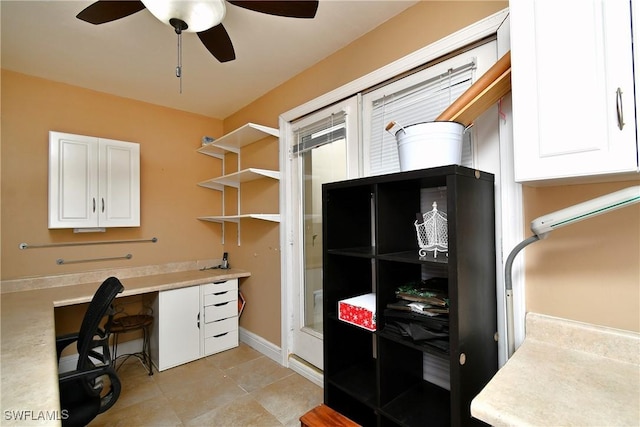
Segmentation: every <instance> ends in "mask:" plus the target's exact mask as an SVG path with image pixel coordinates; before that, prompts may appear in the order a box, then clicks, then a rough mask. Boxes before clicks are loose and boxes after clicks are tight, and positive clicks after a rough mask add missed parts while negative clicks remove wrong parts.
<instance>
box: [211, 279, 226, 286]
mask: <svg viewBox="0 0 640 427" xmlns="http://www.w3.org/2000/svg"><path fill="white" fill-rule="evenodd" d="M220 283H227V281H226V280H219V281H217V282H213V284H214V285H219V284H220Z"/></svg>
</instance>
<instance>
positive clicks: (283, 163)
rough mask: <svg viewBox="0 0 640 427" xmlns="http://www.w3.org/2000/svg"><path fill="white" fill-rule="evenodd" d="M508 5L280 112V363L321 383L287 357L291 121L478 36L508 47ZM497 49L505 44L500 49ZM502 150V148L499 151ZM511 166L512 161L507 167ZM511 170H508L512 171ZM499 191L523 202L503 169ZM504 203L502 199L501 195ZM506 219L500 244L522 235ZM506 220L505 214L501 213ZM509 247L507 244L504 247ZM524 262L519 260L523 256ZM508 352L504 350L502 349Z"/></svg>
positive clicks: (518, 313)
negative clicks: (490, 38) (301, 103)
mask: <svg viewBox="0 0 640 427" xmlns="http://www.w3.org/2000/svg"><path fill="white" fill-rule="evenodd" d="M508 16H509V10H508V9H504V10H502V11H499V12H497V13H495V14H493V15H490V16H488V17H486V18H484V19H482V20H481V21H478V22H476V23H474V24H472V25H470V26H468V27H465V28H463V29H461V30H459V31H457V32H455V33H453V34H451V35H449V36H447V37H444V38H443V39H440V40H438V41H436V42H434V43H431V44H430V45H427V46H425V47H424V48H422V49H419V50H417V51H415V52H413V53H411V54H409V55H407V56H405V57H403V58H400V59H399V60H397V61H394V62H392V63H390V64H388V65H386V66H384V67H382V68H380V69H378V70H376V71H373V72H371V73H369V74H367V75H365V76H363V77H360V78H358V79H356V80H354V81H352V82H350V83H347V84H345V85H343V86H341V87H339V88H337V89H335V90H333V91H331V92H328V93H326V94H324V95H321V96H319V97H317V98H315V99H313V100H311V101H309V102H307V103H305V104H303V105H300V106H298V107H296V108H293V109H291V110H289V111H287V112H285V113H283V114H281V115H280V117H279V128H280V168H281V176H282V177H283V179H281V180H280V212H281V223H280V247H281V257H280V266H281V272H282V275H281V277H282V280H281V307H282V311H281V356H282V360H281V363H282V365H283V366H287V367H290V368H291V369H292V370H294V371H296V372H298V373H299V374H301V375H303V376H305V377H306V378H308V379H310V380H311V381H313V382H314V383H316V384H319V385H322V382H323V380H322V373H320V372H318V371H317V370H314V369H313V368H310V367H307V366H306V365H305V364H304V363H299V362H298V361H296V360H294V359H292V358H290V357H289V355H290V352H291V348H290V343H291V335H290V334H291V330H292V327H293V324H292V320H291V309H292V307H293V305H292V304H293V297H294V292H295V285H294V283H295V282H294V279H295V278H294V277H292V274H291V268H290V265H291V262H292V259H293V258H292V257H293V256H294V255H295V254H294V253H292V251H291V245H290V244H289V243H290V241H291V239H292V238H293V235H292V216H291V215H292V212H291V209H290V206H291V204H292V203H293V197H294V194H292V189H291V185H290V183H289V182H288V181H289V180H288V179H286V177H288V176H289V174H290V173H291V170H290V166H289V147H291V146H292V122H293V121H294V120H296V119H298V118H301V117H303V116H305V115H307V114H310V113H312V112H314V111H316V110H319V109H322V108H325V107H327V106H329V105H331V104H333V103H336V102H338V101H340V100H341V99H345V98H348V97H351V96H353V95H355V94H358V93H360V92H362V91H363V90H365V89H367V88H370V87H372V86H374V85H376V84H379V83H381V82H383V81H385V80H388V79H390V78H393V77H395V76H397V75H399V74H402V73H403V72H406V71H409V70H411V69H414V68H416V67H418V66H420V65H422V64H425V63H427V62H429V61H431V60H434V59H436V58H439V57H441V56H443V55H445V54H447V53H449V52H452V51H454V50H456V49H459V48H462V47H464V46H466V45H469V44H471V43H474V42H476V41H479V40H482V39H483V38H485V37H488V36H492V35H496V34H497V37H498V46H499V47H500V46H508V42H507V43H505V38H508V31H504V30H503V31H499V30H500V28H501V27H503V24H505V22H508ZM500 49H501V50H502V49H503V48H500ZM500 140H501V141H500V142H501V144H500V145H501V146H503V145H511V143H512V141H511V136H510V135H507V132H504V133H503V132H501V134H500ZM503 154H504V153H503ZM509 162H511V163H513V160H512V159H511V160H509V159H506V158H501V160H500V163H501V165H503V164H505V163H507V164H508V163H509ZM510 168H511V169H512V168H513V166H511V167H510ZM508 171H509V167H507V172H508ZM510 172H512V170H511V171H510ZM501 181H502V184H503V185H504V186H503V187H502V191H503V192H504V193H507V194H508V195H509V203H510V205H511V206H516V207H519V209H520V208H521V206H522V194H521V190H520V186H519V185H518V184H516V183H515V181H514V180H513V179H512V178H510V177H509V176H508V174H504V173H503V174H502V179H501ZM503 202H504V200H503ZM509 217H510V219H511V220H510V221H509V222H508V223H503V230H502V239H503V243H506V242H513V241H515V242H519V241H521V240H522V236H523V227H522V222H523V221H522V219H521V218H514V217H513V216H512V215H510V216H509ZM503 219H504V218H503ZM506 247H507V248H510V247H511V246H506ZM497 249H498V253H497V258H498V261H497V264H499V265H500V266H502V265H503V262H502V260H503V259H504V258H505V257H503V255H502V252H503V250H502V247H501V246H499V247H498V248H497ZM521 261H522V260H521ZM498 277H499V280H498V283H497V288H498V289H497V291H498V307H499V311H500V312H499V315H498V330H499V331H502V330H503V328H504V327H503V325H502V324H501V322H503V321H504V320H503V319H504V314H503V313H501V311H502V307H504V292H500V289H501V288H503V286H502V283H503V276H502V275H501V274H500V271H498ZM513 285H514V288H515V289H521V290H523V289H524V277H523V276H522V275H515V276H514V280H513ZM523 294H524V292H518V293H516V294H515V295H514V317H515V319H516V330H515V333H516V334H515V335H516V336H515V338H516V343H518V342H521V341H522V340H523V339H524V326H523V325H522V326H520V325H519V322H520V323H522V324H523V323H524V295H523ZM504 338H505V337H504V335H503V334H500V341H499V356H500V365H502V364H503V363H504V361H505V359H504V355H503V353H505V351H504V350H503V347H505V344H504ZM505 354H506V353H505Z"/></svg>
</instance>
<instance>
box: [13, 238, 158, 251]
mask: <svg viewBox="0 0 640 427" xmlns="http://www.w3.org/2000/svg"><path fill="white" fill-rule="evenodd" d="M157 241H158V238H157V237H153V238H151V239H134V240H103V241H99V242H67V243H47V244H44V245H28V244H26V243H20V245H19V248H20V249H35V248H55V247H60V246H89V245H112V244H115V243H147V242H151V243H156V242H157Z"/></svg>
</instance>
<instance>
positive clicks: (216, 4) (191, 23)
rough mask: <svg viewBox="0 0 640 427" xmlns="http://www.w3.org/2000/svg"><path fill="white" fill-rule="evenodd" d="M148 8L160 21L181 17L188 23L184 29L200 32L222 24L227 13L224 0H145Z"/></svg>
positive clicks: (167, 21) (166, 21) (165, 21)
mask: <svg viewBox="0 0 640 427" xmlns="http://www.w3.org/2000/svg"><path fill="white" fill-rule="evenodd" d="M142 3H143V4H144V5H145V6H146V8H147V9H148V10H149V12H151V13H152V14H153V16H155V17H156V18H158V19H159V20H160V21H162V22H164V23H165V24H167V25H169V26H170V27H174V26H173V25H172V24H171V23H170V22H169V21H170V20H171V19H179V20H181V21H184V22H185V23H186V24H187V29H185V30H184V31H186V32H192V33H198V32H201V31H205V30H208V29H209V28H212V27H215V26H216V25H218V24H220V23H221V22H222V20H223V19H224V16H225V14H226V11H227V10H226V7H225V4H224V0H198V1H195V0H194V1H192V0H143V1H142Z"/></svg>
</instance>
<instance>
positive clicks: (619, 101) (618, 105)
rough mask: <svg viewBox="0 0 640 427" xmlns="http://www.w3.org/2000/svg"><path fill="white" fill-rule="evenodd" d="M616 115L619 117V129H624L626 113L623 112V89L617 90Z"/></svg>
mask: <svg viewBox="0 0 640 427" xmlns="http://www.w3.org/2000/svg"><path fill="white" fill-rule="evenodd" d="M616 115H617V116H618V129H620V130H622V128H623V127H624V125H625V123H624V112H623V111H622V89H620V88H618V90H616Z"/></svg>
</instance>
